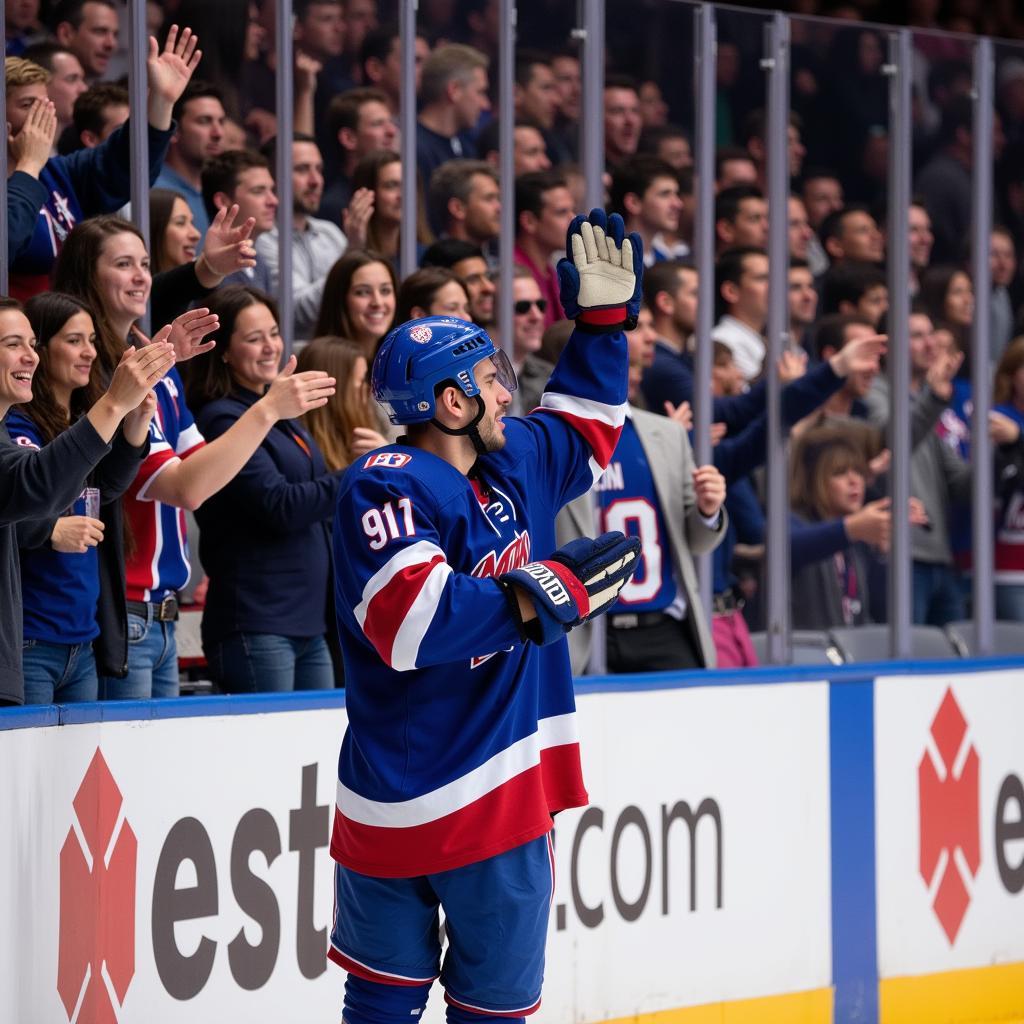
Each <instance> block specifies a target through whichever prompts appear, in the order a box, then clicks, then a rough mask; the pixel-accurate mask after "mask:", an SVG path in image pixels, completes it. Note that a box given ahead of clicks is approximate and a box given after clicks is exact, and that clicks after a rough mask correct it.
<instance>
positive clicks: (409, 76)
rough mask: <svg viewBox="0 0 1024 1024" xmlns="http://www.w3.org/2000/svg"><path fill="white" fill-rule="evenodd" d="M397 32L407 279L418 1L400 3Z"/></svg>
mask: <svg viewBox="0 0 1024 1024" xmlns="http://www.w3.org/2000/svg"><path fill="white" fill-rule="evenodd" d="M398 32H399V38H400V43H399V45H400V47H401V55H402V68H401V81H400V83H399V89H400V93H399V97H400V99H399V102H400V104H401V108H400V110H399V112H398V122H399V131H398V138H399V140H400V143H399V144H400V146H401V150H402V233H401V236H400V239H401V241H400V250H399V260H398V264H399V269H400V270H401V274H402V277H403V278H405V277H408V276H409V274H411V273H412V272H413V271H414V270H415V269H416V207H417V204H418V202H419V195H420V190H419V179H418V177H417V175H418V172H417V170H416V0H401V5H400V7H399V12H398Z"/></svg>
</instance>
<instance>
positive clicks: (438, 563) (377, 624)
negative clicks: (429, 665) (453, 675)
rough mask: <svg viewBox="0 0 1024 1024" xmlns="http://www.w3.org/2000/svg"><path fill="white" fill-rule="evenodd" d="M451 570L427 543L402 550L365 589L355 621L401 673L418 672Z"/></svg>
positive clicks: (439, 554) (376, 574)
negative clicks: (418, 662)
mask: <svg viewBox="0 0 1024 1024" xmlns="http://www.w3.org/2000/svg"><path fill="white" fill-rule="evenodd" d="M451 573H452V569H451V566H450V565H449V564H448V562H447V560H446V559H445V555H444V552H443V551H442V550H441V549H440V548H439V547H438V546H437V545H436V544H433V543H431V542H430V541H427V540H420V541H417V542H416V543H415V544H410V545H408V546H407V547H403V548H401V549H399V551H397V552H396V553H395V554H394V555H393V556H392V557H391V558H390V559H388V561H387V562H385V563H384V565H383V566H381V568H380V569H378V570H377V571H376V572H375V573H374V574H373V575H372V576H371V577H370V579H369V580H368V581H367V583H366V586H365V587H363V594H362V600H361V601H360V602H359V604H358V605H356V608H355V617H356V621H357V622H358V623H359V627H360V629H362V631H363V634H364V635H365V637H366V639H367V640H369V641H370V643H371V644H373V646H374V648H375V649H376V651H377V653H378V654H379V655H380V657H381V660H382V661H383V662H384V663H385V664H386V665H388V666H389V667H390V668H393V669H394V670H395V671H396V672H407V671H409V670H410V669H414V668H416V657H417V655H418V654H419V651H420V644H421V643H422V642H423V637H424V636H425V635H426V632H427V630H428V629H429V628H430V623H431V622H432V621H433V620H434V614H435V613H436V612H437V606H438V604H439V603H440V600H441V595H442V594H443V593H444V588H445V584H446V583H447V582H448V577H449V576H451Z"/></svg>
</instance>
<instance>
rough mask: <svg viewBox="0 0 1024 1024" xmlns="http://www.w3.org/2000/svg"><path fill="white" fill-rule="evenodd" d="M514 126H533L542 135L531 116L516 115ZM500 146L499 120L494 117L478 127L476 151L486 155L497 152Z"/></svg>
mask: <svg viewBox="0 0 1024 1024" xmlns="http://www.w3.org/2000/svg"><path fill="white" fill-rule="evenodd" d="M515 127H516V128H533V129H534V130H535V131H538V132H540V134H541V136H543V135H544V129H543V128H541V126H540V125H539V124H538V123H537V122H536V121H534V120H533V118H532V117H524V116H520V117H517V118H516V123H515ZM500 147H501V122H500V121H499V120H498V119H497V118H496V117H495V118H492V119H491V120H490V121H488V122H487V124H485V125H484V126H483V128H481V129H480V133H479V134H478V135H477V137H476V151H477V153H478V154H479V155H480V156H481V157H486V156H487V155H488V154H489V153H497V152H498V150H499V148H500Z"/></svg>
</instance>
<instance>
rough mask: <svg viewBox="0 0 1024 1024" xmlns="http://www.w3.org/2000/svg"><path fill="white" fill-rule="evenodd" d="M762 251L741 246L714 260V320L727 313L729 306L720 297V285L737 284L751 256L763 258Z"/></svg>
mask: <svg viewBox="0 0 1024 1024" xmlns="http://www.w3.org/2000/svg"><path fill="white" fill-rule="evenodd" d="M767 255H768V254H767V253H766V252H765V251H764V249H759V248H758V247H757V246H754V245H741V246H737V247H736V248H735V249H726V250H725V252H723V253H722V254H721V255H720V256H719V257H718V259H717V260H715V319H719V318H721V317H722V316H724V315H725V314H726V313H728V312H729V305H728V303H727V302H726V301H725V299H724V298H723V297H722V285H723V284H725V283H726V282H727V281H731V282H732V283H733V284H737V285H738V284H739V283H740V280H741V279H742V277H743V275H744V273H746V270H747V260H748V259H749V258H750V257H751V256H765V257H767Z"/></svg>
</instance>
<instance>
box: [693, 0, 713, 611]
mask: <svg viewBox="0 0 1024 1024" xmlns="http://www.w3.org/2000/svg"><path fill="white" fill-rule="evenodd" d="M693 22H694V26H693V27H694V33H693V38H694V47H693V50H694V82H693V95H694V176H693V187H694V192H695V196H694V199H695V200H696V214H695V218H694V226H693V251H694V256H695V259H696V263H697V267H698V268H699V270H700V273H699V274H698V275H697V323H696V325H695V326H696V336H695V340H696V350H695V352H694V359H693V427H694V438H693V453H694V458H695V459H696V461H697V465H705V464H706V463H708V462H710V461H711V406H712V397H711V364H712V356H713V353H714V343H713V342H712V340H711V330H712V325H713V324H714V313H715V213H714V211H715V39H716V28H715V8H714V7H713V6H712V5H711V4H701V5H700V6H699V7H698V8H697V9H696V10H695V11H694V12H693ZM697 572H698V575H699V579H700V597H701V602H702V603H703V605H704V610H705V612H706V613H707V615H708V621H710V618H711V592H712V583H713V579H712V575H713V573H712V563H711V555H700V556H699V557H698V559H697Z"/></svg>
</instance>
